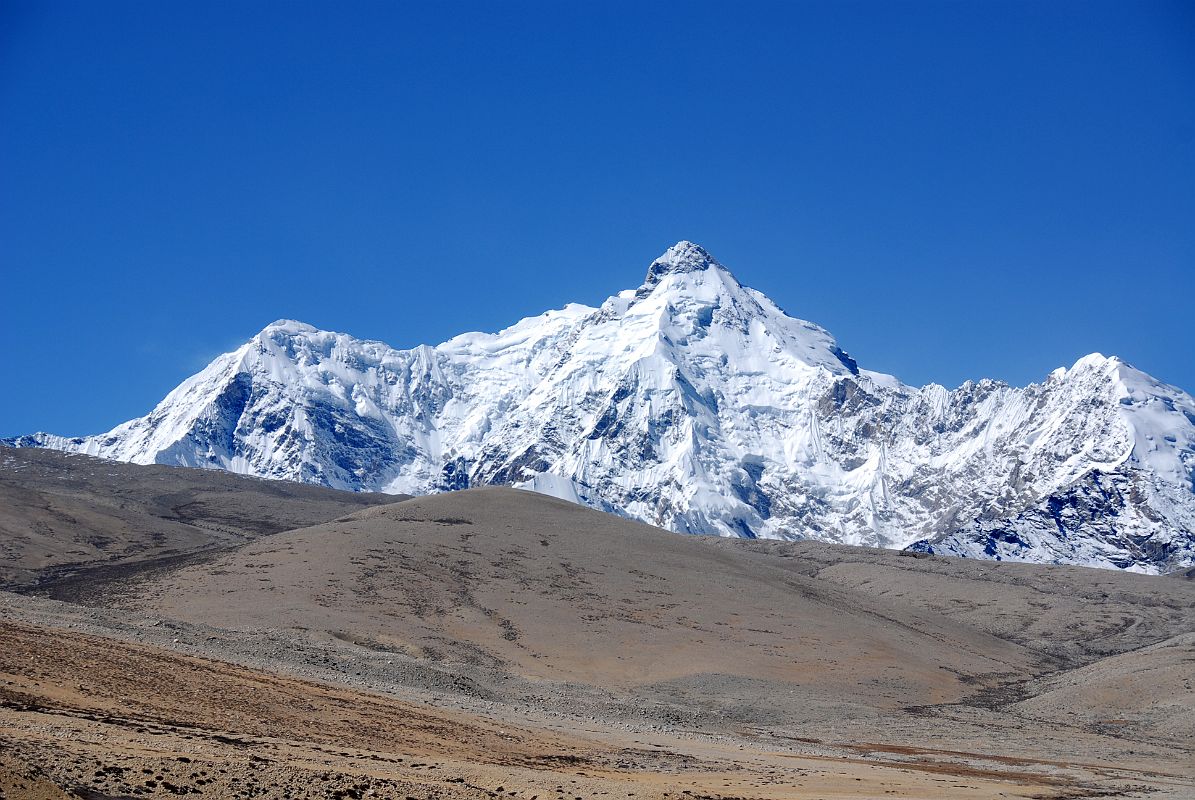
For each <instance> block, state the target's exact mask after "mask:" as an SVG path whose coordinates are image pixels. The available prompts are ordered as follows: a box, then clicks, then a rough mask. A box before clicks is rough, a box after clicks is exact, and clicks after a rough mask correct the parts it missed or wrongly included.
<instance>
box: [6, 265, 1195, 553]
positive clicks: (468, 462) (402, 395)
mask: <svg viewBox="0 0 1195 800" xmlns="http://www.w3.org/2000/svg"><path fill="white" fill-rule="evenodd" d="M4 443H5V444H8V445H11V446H24V447H29V446H35V447H49V448H54V449H58V450H64V451H71V452H80V453H86V454H89V455H95V456H101V457H105V458H109V459H116V460H119V461H127V462H133V463H140V464H150V463H158V464H171V465H180V466H188V467H201V468H208V469H221V470H229V471H232V472H237V473H242V474H248V475H254V476H258V477H263V478H278V479H286V480H292V481H299V482H304V483H311V484H319V485H323V486H328V487H333V488H339V489H351V490H355V491H371V492H373V491H377V492H387V493H404V494H427V493H434V492H441V491H448V490H454V489H462V488H467V487H476V486H485V485H513V486H517V487H522V488H529V489H533V490H535V491H538V492H542V493H546V494H550V495H554V496H556V497H560V498H564V499H568V500H572V501H575V502H579V503H583V504H586V505H589V506H592V507H594V508H598V509H602V510H605V511H609V512H613V513H616V514H620V515H623V516H626V517H630V518H633V519H638V520H642V521H645V522H649V523H651V524H654V525H658V526H661V527H665V528H669V529H671V530H674V531H678V532H683V533H695V534H717V535H722V536H742V537H758V538H778V539H805V538H809V539H819V540H825V541H831V542H839V543H845V544H861V545H871V546H878V547H886V548H907V549H910V550H912V551H921V552H929V553H939V554H948V555H961V556H970V557H975V558H988V559H997V560H1005V561H1027V562H1038V563H1069V564H1080V565H1088V566H1095V567H1106V568H1118V569H1127V570H1133V571H1138V572H1148V573H1160V572H1169V571H1172V570H1175V569H1179V568H1183V567H1187V566H1190V565H1191V564H1193V563H1195V399H1193V398H1192V397H1191V395H1189V394H1187V393H1186V392H1183V391H1182V390H1180V389H1177V388H1175V387H1172V386H1168V385H1166V384H1164V383H1161V382H1160V381H1158V380H1156V379H1154V378H1152V377H1151V376H1149V375H1147V374H1145V373H1144V372H1141V371H1140V370H1137V369H1135V368H1134V367H1132V366H1130V365H1129V364H1127V363H1125V362H1123V361H1121V360H1120V359H1117V358H1114V357H1104V356H1102V355H1099V354H1092V355H1089V356H1086V357H1084V358H1082V359H1080V360H1079V361H1077V362H1076V363H1075V364H1074V365H1073V366H1072V367H1070V368H1059V369H1057V370H1055V371H1054V372H1052V373H1050V374H1049V375H1048V376H1047V377H1046V378H1045V380H1043V381H1042V382H1040V383H1035V384H1032V385H1030V386H1027V387H1024V388H1018V387H1012V386H1009V385H1007V384H1005V383H1001V382H999V381H994V380H986V379H985V380H980V381H974V382H973V381H968V382H966V383H964V384H963V385H962V386H960V387H958V388H956V389H953V390H950V389H946V388H944V387H942V386H938V385H934V384H930V385H927V386H923V387H912V386H908V385H906V384H904V383H902V382H901V381H900V380H898V379H897V378H895V377H893V376H890V375H885V374H882V373H878V372H872V371H869V370H866V369H863V368H861V367H860V366H859V364H858V363H857V362H856V361H855V359H853V358H852V357H851V356H849V355H848V354H847V353H846V352H845V351H844V350H843V349H842V348H841V347H840V346H839V345H838V344H837V342H836V341H835V339H834V338H833V337H832V336H831V335H830V334H829V333H828V332H827V331H826V330H824V329H823V328H821V327H819V326H817V325H815V324H813V323H811V322H806V321H804V320H800V319H796V318H793V317H790V316H788V315H787V314H786V313H784V312H783V311H782V310H781V309H780V308H779V307H778V306H777V305H776V304H775V303H774V302H772V301H771V300H770V299H769V298H768V297H766V296H765V295H763V294H762V293H760V292H758V291H755V290H753V289H751V288H748V287H746V286H744V285H743V284H741V283H739V281H738V280H737V279H736V278H735V277H734V276H733V275H732V274H731V273H730V272H729V271H728V270H727V269H726V268H725V267H723V266H722V265H721V264H720V263H718V262H717V261H716V260H715V259H714V258H713V257H712V256H711V255H710V254H709V253H708V252H706V251H705V250H704V249H703V248H701V247H700V246H698V245H695V244H692V243H690V242H680V243H678V244H676V245H675V246H673V247H671V248H669V249H668V250H667V251H666V252H665V253H664V254H663V255H662V256H661V257H660V258H658V259H656V260H655V261H654V262H652V264H651V265H650V267H649V268H648V271H647V276H646V278H645V280H644V282H643V284H642V285H641V286H639V287H638V288H636V289H630V290H627V291H623V292H620V293H618V294H616V295H614V296H612V297H610V298H609V299H607V300H606V301H605V302H604V303H602V304H601V305H600V306H599V307H597V308H593V307H589V306H584V305H576V304H571V305H568V306H565V307H564V308H563V309H559V310H553V311H548V312H546V313H544V314H542V315H540V316H537V317H530V318H527V319H524V320H521V321H519V322H517V323H516V324H514V325H513V326H511V327H509V328H507V329H505V330H502V331H499V332H498V333H466V334H462V335H460V336H457V337H455V338H453V339H450V340H448V341H447V342H444V343H443V344H440V345H437V346H435V347H430V346H419V347H415V348H413V349H408V350H399V349H394V348H392V347H390V346H388V345H386V344H383V343H381V342H376V341H363V340H359V339H355V338H353V337H351V336H349V335H347V334H343V333H333V332H329V331H322V330H318V329H316V328H314V327H312V326H310V325H306V324H303V323H300V322H295V321H291V320H281V321H278V322H275V323H273V324H271V325H268V326H267V327H266V328H265V329H264V330H262V331H261V332H260V333H258V334H257V335H256V336H254V337H253V338H252V339H250V340H249V341H248V342H246V343H245V344H244V345H242V346H241V347H240V348H238V349H237V350H236V351H234V352H232V353H227V354H225V355H222V356H220V357H219V358H217V359H216V360H214V361H213V362H212V363H211V364H210V365H208V366H207V367H206V368H205V369H203V370H202V371H201V372H199V373H198V374H196V375H194V376H192V377H190V378H188V379H187V380H186V381H184V382H183V383H182V384H181V385H180V386H178V387H177V388H176V389H174V390H173V391H172V392H170V394H168V395H167V396H166V398H165V399H163V400H162V401H161V402H160V403H159V404H158V405H157V407H156V408H154V409H153V410H152V411H151V412H150V413H149V414H147V415H146V416H144V417H140V418H137V419H134V420H131V421H129V422H126V423H124V424H122V425H119V426H117V427H116V428H114V429H112V430H111V431H109V432H107V433H103V434H98V435H95V436H86V437H79V438H67V437H62V436H56V435H52V434H45V433H37V434H32V435H28V436H21V437H16V438H13V439H8V440H5V441H4Z"/></svg>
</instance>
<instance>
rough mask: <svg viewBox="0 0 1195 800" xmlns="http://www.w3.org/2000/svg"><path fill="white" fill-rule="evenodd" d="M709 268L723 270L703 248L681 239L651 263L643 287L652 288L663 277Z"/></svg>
mask: <svg viewBox="0 0 1195 800" xmlns="http://www.w3.org/2000/svg"><path fill="white" fill-rule="evenodd" d="M710 267H717V268H719V269H721V270H725V269H726V268H725V267H723V266H722V265H721V264H719V263H718V261H717V260H716V259H715V258H714V257H713V256H711V255H710V254H709V251H707V250H706V249H705V248H704V247H702V246H701V245H699V244H694V243H693V242H689V241H686V240H684V239H682V240H681V241H679V242H677V243H676V244H674V245H672V247H669V248H668V249H667V250H665V251H664V254H663V255H662V256H660V257H659V258H657V259H656V260H655V261H653V262H651V266H650V267H648V268H647V277H646V278H645V279H644V281H643V283H644V285H645V286H654V285H656V284H657V283H659V282H660V279H661V278H663V277H664V276H665V275H677V274H681V273H685V272H702V271H704V270H707V269H709V268H710Z"/></svg>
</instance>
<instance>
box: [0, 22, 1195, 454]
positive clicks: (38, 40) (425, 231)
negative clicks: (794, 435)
mask: <svg viewBox="0 0 1195 800" xmlns="http://www.w3.org/2000/svg"><path fill="white" fill-rule="evenodd" d="M681 238H686V239H692V240H694V241H697V242H700V243H702V244H704V245H705V246H706V247H707V248H709V249H710V250H711V252H713V253H714V254H715V256H717V257H718V258H719V259H720V260H722V261H723V262H725V263H726V264H727V265H728V266H730V267H731V268H732V270H733V271H734V272H735V273H736V275H737V276H738V277H739V279H740V280H742V281H743V282H744V283H747V284H749V285H752V286H754V287H756V288H758V289H761V290H763V291H764V292H766V293H767V294H769V295H770V296H772V297H773V299H775V300H776V301H777V302H778V303H779V304H780V305H781V306H782V307H784V308H785V309H786V310H787V311H788V312H789V313H790V314H793V315H794V316H799V317H803V318H806V319H811V320H814V321H816V322H818V323H819V324H822V325H824V326H825V327H827V328H828V329H829V330H830V331H831V332H833V333H834V334H835V335H836V336H837V337H838V339H839V341H840V343H841V344H842V346H843V347H845V348H846V349H847V350H848V351H849V352H850V353H851V354H852V355H854V356H855V357H856V358H857V359H858V360H859V362H860V363H861V364H862V365H863V366H865V367H868V368H871V369H877V370H882V371H887V372H893V373H895V374H897V375H899V376H900V377H901V378H902V379H904V380H905V381H907V382H910V383H918V384H920V383H925V382H929V381H936V382H940V383H944V384H946V385H948V386H954V385H957V384H958V383H961V382H962V381H963V380H965V379H967V378H970V377H982V376H991V377H996V378H1001V379H1004V380H1007V381H1009V382H1012V383H1018V384H1023V383H1027V382H1030V381H1033V380H1037V379H1040V378H1042V377H1044V376H1045V375H1046V373H1048V372H1049V370H1051V369H1052V368H1053V367H1055V366H1058V365H1063V364H1069V363H1071V362H1073V361H1074V360H1075V359H1076V358H1077V357H1079V356H1081V355H1083V354H1085V353H1088V352H1091V351H1097V350H1098V351H1101V352H1104V353H1115V354H1118V355H1120V356H1122V357H1124V358H1125V359H1126V360H1128V361H1130V362H1132V363H1135V364H1136V365H1138V366H1140V367H1141V368H1143V369H1146V370H1147V371H1150V372H1152V373H1153V374H1155V375H1157V376H1158V377H1159V378H1161V379H1163V380H1166V381H1168V382H1170V383H1174V384H1177V385H1179V386H1182V387H1184V388H1186V389H1188V390H1195V359H1193V358H1192V348H1191V341H1192V339H1193V338H1195V337H1192V329H1193V328H1195V325H1193V324H1192V314H1193V308H1195V12H1193V11H1192V7H1191V6H1190V5H1189V4H1184V3H1181V2H1176V3H1149V2H1136V3H1129V2H1123V3H1110V4H1109V3H1099V2H1082V3H1068V2H1050V3H1041V2H1031V3H1015V2H944V3H917V2H896V3H890V2H886V3H850V2H838V3H825V4H822V3H797V2H792V3H761V4H750V3H684V4H681V3H676V4H648V3H641V2H640V3H596V2H595V3H555V2H542V3H520V2H502V3H498V2H489V3H476V4H450V3H423V4H414V3H367V2H354V3H337V4H333V3H302V2H279V3H264V2H237V3H219V2H204V3H183V2H172V3H151V2H139V3H134V4H127V3H122V2H106V3H94V2H83V3H55V2H40V1H39V2H25V1H24V0H4V2H2V3H0V298H2V300H3V306H2V310H0V335H2V336H3V338H4V341H5V344H6V348H5V352H6V359H5V369H4V375H5V379H4V382H3V389H4V391H2V392H0V435H8V434H16V433H26V432H31V431H34V430H48V431H52V432H56V433H62V434H84V433H93V432H98V431H100V430H105V429H107V428H109V427H110V426H112V425H114V424H115V423H117V422H120V421H123V420H125V419H128V418H131V417H133V416H137V415H140V414H143V413H145V412H146V411H147V410H149V409H150V408H151V407H152V406H153V405H154V404H155V403H156V402H157V401H158V400H159V399H160V398H161V397H162V396H163V395H164V394H165V393H166V392H167V391H168V390H169V389H170V388H172V387H173V386H174V385H176V384H177V383H178V382H179V381H180V380H181V379H182V378H184V377H185V376H187V375H188V374H190V373H192V372H194V371H196V370H198V369H199V368H200V367H202V366H203V364H204V363H206V361H207V360H209V359H210V358H212V357H214V356H215V355H216V354H218V353H219V352H222V351H225V350H229V349H232V348H233V347H235V346H236V345H237V344H239V343H240V341H242V340H244V339H245V338H248V337H249V336H250V335H252V334H253V333H254V332H255V331H257V330H258V329H260V328H261V327H263V326H264V325H265V324H267V323H269V322H270V321H272V320H274V319H276V318H280V317H293V318H298V319H302V320H305V321H307V322H310V323H312V324H315V325H318V326H320V327H325V328H331V329H336V330H344V331H348V332H350V333H353V334H355V335H357V336H361V337H368V338H376V339H381V340H384V341H386V342H389V343H390V344H392V345H395V346H399V347H403V346H412V345H415V344H418V343H422V342H428V343H435V342H438V341H441V340H443V339H445V338H447V337H449V336H451V335H453V334H456V333H459V332H461V331H464V330H477V329H480V330H494V329H497V328H500V327H503V326H505V325H507V324H509V323H511V322H513V321H515V320H516V319H518V318H520V317H522V316H526V315H529V314H535V313H539V312H540V311H543V310H545V309H547V308H551V307H559V306H561V305H563V304H564V303H566V302H569V301H577V302H587V303H591V304H596V303H599V302H600V301H601V300H603V299H604V298H605V297H606V296H608V295H610V294H613V293H614V292H616V291H618V290H620V289H624V288H630V287H634V286H637V285H638V284H639V282H640V281H641V279H642V277H643V273H644V272H645V270H646V267H647V264H648V263H649V262H650V261H651V260H652V258H654V257H655V256H656V255H658V254H659V253H660V252H661V251H663V250H664V248H665V247H667V246H668V245H670V244H672V243H673V242H675V241H676V240H677V239H681Z"/></svg>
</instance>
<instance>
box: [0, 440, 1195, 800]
mask: <svg viewBox="0 0 1195 800" xmlns="http://www.w3.org/2000/svg"><path fill="white" fill-rule="evenodd" d="M0 462H2V466H3V469H0V500H2V502H0V536H2V539H0V541H2V543H3V546H4V548H5V549H4V559H3V563H2V564H0V568H2V569H3V571H2V572H0V578H2V579H3V582H4V588H5V589H7V590H8V591H5V592H3V593H0V796H2V797H5V798H21V797H33V798H40V797H45V798H53V797H84V798H123V797H167V796H177V795H182V794H199V795H202V796H207V797H313V798H314V797H340V798H346V797H398V798H407V797H413V798H425V797H427V798H433V797H434V798H482V797H490V798H494V797H514V798H537V800H548V798H592V797H612V798H613V797H634V798H664V797H669V798H676V800H683V799H684V798H694V797H717V798H732V797H734V798H819V797H820V798H893V797H904V798H994V797H1010V798H1014V797H1022V798H1079V797H1174V798H1189V797H1192V796H1195V766H1193V764H1195V752H1193V746H1192V741H1191V731H1192V730H1195V690H1193V687H1192V682H1193V681H1195V582H1192V581H1191V580H1189V579H1187V578H1184V577H1179V576H1171V577H1149V576H1141V575H1134V574H1125V573H1115V572H1111V571H1100V570H1091V569H1084V568H1076V567H1041V566H1028V565H1015V564H999V563H993V562H981V561H964V560H958V559H946V558H939V557H914V556H913V555H911V554H902V553H897V552H890V551H876V550H867V549H860V548H849V547H840V546H831V545H825V544H819V543H812V542H798V543H786V542H763V541H744V540H724V539H713V538H703V537H686V536H681V535H677V534H673V533H668V532H665V531H661V530H658V529H655V528H651V527H649V526H645V525H641V524H638V523H633V522H629V521H626V520H623V519H620V518H617V517H613V516H609V515H605V514H601V513H598V512H595V511H590V510H587V509H584V508H581V507H579V506H575V505H571V504H568V503H564V502H561V501H557V500H554V499H551V498H547V497H543V496H540V495H535V494H531V493H526V492H520V491H516V490H510V489H483V490H471V491H465V492H458V493H452V494H445V495H436V496H431V497H426V498H415V499H403V498H395V497H384V496H377V495H354V494H347V493H338V492H333V491H330V490H322V489H316V488H312V487H302V486H295V485H292V484H279V483H272V482H268V481H260V480H254V479H247V478H239V477H235V476H231V475H226V474H222V473H213V472H202V471H197V470H184V469H173V468H166V467H137V466H131V465H124V464H115V463H111V462H106V461H98V460H95V459H90V458H87V457H84V456H71V455H64V454H60V453H54V452H50V451H34V450H29V451H27V450H12V449H5V450H0Z"/></svg>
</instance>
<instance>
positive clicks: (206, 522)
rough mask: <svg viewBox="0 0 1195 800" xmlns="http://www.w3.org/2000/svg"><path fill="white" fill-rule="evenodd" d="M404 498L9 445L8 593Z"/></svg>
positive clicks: (1, 526)
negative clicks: (91, 569)
mask: <svg viewBox="0 0 1195 800" xmlns="http://www.w3.org/2000/svg"><path fill="white" fill-rule="evenodd" d="M401 499H403V498H402V497H393V496H388V495H369V494H354V493H352V492H338V491H333V490H331V489H324V488H321V487H316V486H304V485H301V484H295V483H287V482H284V481H263V480H258V479H255V478H247V477H244V476H240V475H232V474H229V473H227V472H219V471H215V470H200V469H183V468H179V467H163V466H140V465H134V464H122V463H119V462H114V461H106V460H102V459H98V458H91V457H89V456H83V455H77V454H69V453H59V452H56V451H53V450H40V449H30V448H11V447H0V588H19V587H25V588H28V587H30V586H33V585H36V584H38V583H39V582H42V583H43V584H46V585H47V587H48V585H49V584H51V583H54V582H55V581H61V580H64V579H66V578H68V577H69V576H71V575H72V574H77V573H79V572H82V571H86V570H88V569H90V568H94V567H97V566H108V567H111V566H114V565H125V564H131V563H141V562H147V561H152V560H155V559H170V558H177V557H179V556H184V555H186V554H190V553H196V552H200V551H204V550H208V549H212V548H221V547H227V546H230V545H235V544H240V543H242V542H244V541H246V540H248V539H250V538H254V537H257V536H261V535H265V534H270V533H277V532H279V531H283V530H289V529H291V528H298V527H303V526H307V525H313V524H315V523H318V522H324V521H326V520H330V519H334V518H336V517H339V516H342V515H344V514H347V513H350V512H352V511H355V510H358V509H360V508H363V507H368V506H371V505H377V504H379V503H388V502H394V501H396V500H401Z"/></svg>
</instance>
